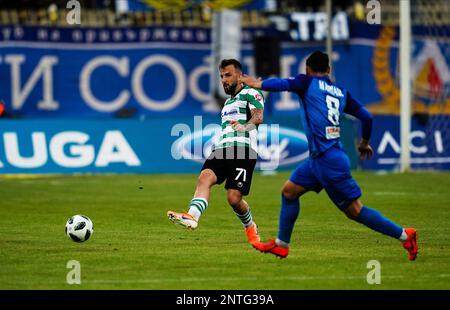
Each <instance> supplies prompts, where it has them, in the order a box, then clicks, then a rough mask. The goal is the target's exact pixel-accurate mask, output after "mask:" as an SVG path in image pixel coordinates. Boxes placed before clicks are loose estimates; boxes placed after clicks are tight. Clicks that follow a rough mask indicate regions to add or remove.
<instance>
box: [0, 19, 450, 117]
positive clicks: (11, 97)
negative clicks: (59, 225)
mask: <svg viewBox="0 0 450 310" xmlns="http://www.w3.org/2000/svg"><path fill="white" fill-rule="evenodd" d="M340 16H341V15H339V14H338V15H336V17H335V19H336V20H338V21H339V22H337V24H338V25H341V26H340V27H338V28H337V29H340V30H339V31H336V33H337V34H336V36H337V37H339V38H340V39H339V40H338V41H337V42H335V46H334V54H333V59H334V62H333V73H334V76H335V78H336V82H337V84H338V85H344V86H345V87H346V88H347V89H348V90H350V91H351V92H352V94H353V95H354V97H356V98H358V99H359V100H360V101H361V102H363V103H364V104H366V105H367V106H368V108H369V109H370V111H371V112H373V113H375V114H398V113H399V85H398V73H397V71H398V70H397V67H398V29H396V28H392V27H381V26H369V25H367V24H365V23H360V24H359V23H350V24H349V25H347V19H346V18H345V19H344V18H342V17H340ZM308 18H309V17H308V16H306V17H305V16H303V17H302V18H301V19H299V18H297V21H298V25H302V27H300V26H299V29H298V30H297V32H298V34H299V36H298V37H299V38H298V40H295V38H293V37H291V35H290V34H284V35H282V37H281V39H282V49H281V57H280V68H281V76H284V77H289V76H294V75H296V74H298V73H300V72H304V71H305V67H304V62H305V59H306V57H307V56H308V55H309V54H310V53H311V52H312V51H314V50H316V49H323V40H322V39H323V35H319V34H320V33H321V32H317V28H319V29H321V28H320V27H317V25H316V26H315V27H313V26H312V25H311V26H310V27H306V26H307V25H309V22H308V23H307V22H305V21H303V20H309V19H308ZM299 21H303V22H301V23H300V22H299ZM305 27H306V28H305ZM415 31H416V32H417V33H424V34H423V35H421V36H414V38H415V40H414V47H415V48H414V51H413V65H412V77H411V79H412V82H413V83H414V91H415V93H414V101H415V102H414V108H415V109H416V110H417V111H418V112H424V111H425V112H426V111H431V112H432V113H446V114H449V113H450V96H448V89H449V87H450V69H449V63H450V55H449V54H448V52H446V51H448V50H449V48H450V46H449V43H448V41H438V40H433V39H430V37H427V36H426V33H427V29H426V28H420V29H417V30H415ZM262 34H271V35H274V34H276V35H278V34H279V33H278V32H276V31H275V30H274V29H272V30H270V29H244V31H243V33H242V40H243V42H242V57H241V61H242V63H243V65H244V70H245V72H247V73H249V74H254V73H255V64H254V57H253V50H252V49H253V44H252V42H253V38H254V37H255V36H258V35H262ZM300 34H301V36H300ZM322 34H323V33H322ZM280 35H281V34H280ZM210 36H211V34H210V30H209V29H205V28H187V29H183V28H168V27H159V28H157V27H153V28H91V29H89V28H86V29H79V28H45V27H42V28H36V27H17V26H2V27H0V80H1V81H2V83H1V85H0V99H1V100H3V101H4V102H5V105H6V109H7V111H8V112H9V113H10V114H14V115H18V116H24V117H96V118H98V117H105V118H108V117H111V116H114V115H116V114H120V113H121V112H123V111H126V112H128V115H135V116H163V115H168V116H183V115H186V114H190V115H200V114H202V115H208V114H209V113H210V112H211V111H212V110H213V111H214V112H216V109H217V107H216V104H215V99H213V98H212V97H211V96H210V94H209V77H210V73H211V70H216V69H217V65H216V64H211V57H210V49H211V38H210ZM300 38H301V40H300ZM345 38H347V39H345ZM305 40H307V43H305ZM316 40H318V41H316ZM439 98H440V99H441V100H439ZM268 103H270V106H269V109H268V111H269V112H271V113H272V114H273V115H291V113H292V112H293V111H297V110H298V108H299V105H298V101H297V98H296V96H295V95H292V94H290V93H282V94H275V93H273V94H271V95H270V96H269V98H268Z"/></svg>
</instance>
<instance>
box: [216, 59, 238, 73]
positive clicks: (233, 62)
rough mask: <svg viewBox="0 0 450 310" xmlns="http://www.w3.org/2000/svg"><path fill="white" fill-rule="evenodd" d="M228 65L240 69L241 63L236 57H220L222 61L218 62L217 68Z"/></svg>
mask: <svg viewBox="0 0 450 310" xmlns="http://www.w3.org/2000/svg"><path fill="white" fill-rule="evenodd" d="M229 65H233V66H234V67H235V68H236V69H239V71H242V65H241V63H240V62H239V61H237V60H236V59H222V61H221V62H220V64H219V69H223V68H225V67H227V66H229Z"/></svg>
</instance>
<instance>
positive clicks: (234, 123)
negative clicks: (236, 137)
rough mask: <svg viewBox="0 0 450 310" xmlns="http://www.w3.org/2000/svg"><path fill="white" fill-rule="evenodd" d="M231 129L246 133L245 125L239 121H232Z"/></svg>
mask: <svg viewBox="0 0 450 310" xmlns="http://www.w3.org/2000/svg"><path fill="white" fill-rule="evenodd" d="M230 125H231V128H233V129H234V130H236V131H246V130H247V129H246V128H245V126H244V125H242V124H240V123H239V122H238V121H237V120H231V121H230Z"/></svg>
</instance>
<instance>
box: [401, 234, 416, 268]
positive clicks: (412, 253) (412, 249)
mask: <svg viewBox="0 0 450 310" xmlns="http://www.w3.org/2000/svg"><path fill="white" fill-rule="evenodd" d="M405 233H406V234H407V235H408V239H406V241H405V242H403V243H402V245H403V247H404V248H405V249H406V250H407V251H408V252H409V260H415V259H416V257H417V253H418V252H419V247H418V246H417V239H418V238H419V237H418V236H417V231H416V230H415V229H414V228H405Z"/></svg>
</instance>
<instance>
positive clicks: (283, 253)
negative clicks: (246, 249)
mask: <svg viewBox="0 0 450 310" xmlns="http://www.w3.org/2000/svg"><path fill="white" fill-rule="evenodd" d="M253 247H254V248H255V249H257V250H259V251H261V252H263V253H272V254H273V255H275V256H278V257H280V258H286V257H287V256H288V254H289V248H283V247H280V246H279V245H277V244H276V242H275V239H271V240H269V242H266V243H262V242H259V243H256V244H254V245H253Z"/></svg>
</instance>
